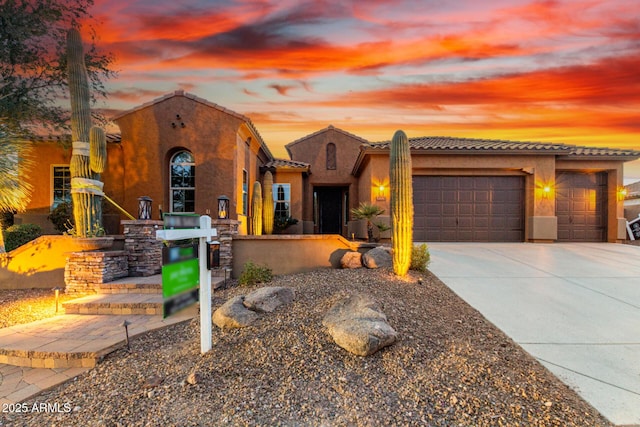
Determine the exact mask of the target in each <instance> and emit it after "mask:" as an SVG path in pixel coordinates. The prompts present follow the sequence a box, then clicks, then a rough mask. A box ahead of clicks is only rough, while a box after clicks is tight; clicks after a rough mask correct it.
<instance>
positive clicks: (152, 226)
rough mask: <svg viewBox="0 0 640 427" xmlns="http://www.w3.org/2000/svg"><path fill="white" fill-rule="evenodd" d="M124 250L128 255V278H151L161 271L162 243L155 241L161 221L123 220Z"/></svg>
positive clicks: (160, 227)
mask: <svg viewBox="0 0 640 427" xmlns="http://www.w3.org/2000/svg"><path fill="white" fill-rule="evenodd" d="M120 223H121V224H122V227H123V229H124V231H123V233H124V250H125V251H126V252H127V253H128V254H129V276H131V277H141V276H153V275H154V274H160V272H161V270H162V241H160V240H156V230H161V229H162V226H163V222H162V221H156V220H126V221H125V220H123V221H120Z"/></svg>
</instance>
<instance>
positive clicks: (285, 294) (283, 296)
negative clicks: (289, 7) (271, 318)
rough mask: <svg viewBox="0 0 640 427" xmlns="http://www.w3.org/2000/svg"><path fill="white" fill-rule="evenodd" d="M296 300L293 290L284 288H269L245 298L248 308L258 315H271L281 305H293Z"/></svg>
mask: <svg viewBox="0 0 640 427" xmlns="http://www.w3.org/2000/svg"><path fill="white" fill-rule="evenodd" d="M294 298H295V293H294V291H293V289H292V288H287V287H283V286H267V287H264V288H260V289H257V290H255V291H253V292H251V293H250V294H249V295H247V296H246V297H244V301H243V304H244V306H245V307H246V308H248V309H249V310H252V311H257V312H258V313H271V312H272V311H274V310H275V309H276V308H278V307H280V306H281V305H286V304H291V302H292V301H293V299H294Z"/></svg>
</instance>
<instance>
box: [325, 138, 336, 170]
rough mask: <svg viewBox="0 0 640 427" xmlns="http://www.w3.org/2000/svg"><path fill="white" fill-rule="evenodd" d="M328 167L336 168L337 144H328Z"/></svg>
mask: <svg viewBox="0 0 640 427" xmlns="http://www.w3.org/2000/svg"><path fill="white" fill-rule="evenodd" d="M327 169H332V170H334V169H336V144H334V143H333V142H330V143H328V144H327Z"/></svg>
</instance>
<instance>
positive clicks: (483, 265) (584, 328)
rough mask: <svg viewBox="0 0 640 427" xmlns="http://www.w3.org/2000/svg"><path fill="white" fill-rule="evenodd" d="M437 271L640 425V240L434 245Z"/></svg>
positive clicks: (563, 372) (608, 409) (572, 380)
mask: <svg viewBox="0 0 640 427" xmlns="http://www.w3.org/2000/svg"><path fill="white" fill-rule="evenodd" d="M429 249H430V252H431V264H430V266H429V269H430V270H431V271H432V272H433V273H434V274H436V275H437V276H438V277H439V278H440V279H441V280H442V281H443V282H444V283H446V284H447V286H449V287H450V288H451V289H452V290H453V291H454V292H456V293H457V294H458V295H459V296H460V297H462V298H463V299H464V300H465V301H467V302H468V303H469V304H470V305H471V306H473V307H475V308H476V309H477V310H479V311H480V312H481V313H482V314H483V315H484V316H485V317H486V318H487V319H489V320H490V321H491V322H492V323H493V324H495V325H496V326H497V327H498V328H500V329H502V330H503V331H504V332H505V333H506V334H507V335H508V336H510V337H511V338H512V339H513V340H514V341H516V342H517V343H518V344H519V345H520V346H522V347H523V348H524V349H525V350H526V351H527V352H529V353H530V354H531V355H532V356H534V357H535V358H536V359H538V360H539V361H540V362H541V363H542V364H543V365H544V366H545V367H546V368H547V369H549V370H550V371H551V372H553V373H554V374H555V375H556V376H557V377H558V378H560V379H561V380H562V381H564V382H565V383H566V384H567V385H569V386H570V387H571V388H573V389H574V390H576V391H577V392H578V394H580V396H582V398H584V399H585V400H586V401H588V402H589V403H590V404H591V405H592V406H594V407H595V408H596V409H597V410H598V411H600V413H601V414H603V415H604V416H605V417H607V418H608V419H609V420H610V421H612V422H613V423H614V424H616V425H640V247H637V246H629V245H622V244H609V243H566V244H565V243H553V244H531V243H430V244H429Z"/></svg>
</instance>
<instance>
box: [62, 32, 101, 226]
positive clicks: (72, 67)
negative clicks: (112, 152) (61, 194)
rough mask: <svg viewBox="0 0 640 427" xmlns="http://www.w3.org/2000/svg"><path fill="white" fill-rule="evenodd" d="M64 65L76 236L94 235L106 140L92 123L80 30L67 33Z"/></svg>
mask: <svg viewBox="0 0 640 427" xmlns="http://www.w3.org/2000/svg"><path fill="white" fill-rule="evenodd" d="M67 66H68V69H69V95H70V98H71V137H72V139H73V152H72V155H71V163H70V165H69V171H70V173H71V201H72V204H73V218H74V220H75V229H74V230H75V235H76V236H77V237H87V236H96V235H97V234H99V233H100V232H101V230H102V198H101V196H102V195H103V194H104V193H103V192H102V187H103V185H104V184H103V183H102V182H100V173H101V172H103V171H104V168H105V165H106V157H107V142H106V139H105V135H104V131H103V130H102V129H100V128H97V127H91V110H90V96H89V82H88V78H87V68H86V66H85V63H84V51H83V49H82V38H81V37H80V32H79V31H78V30H77V29H75V28H72V29H71V30H69V32H68V33H67Z"/></svg>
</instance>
